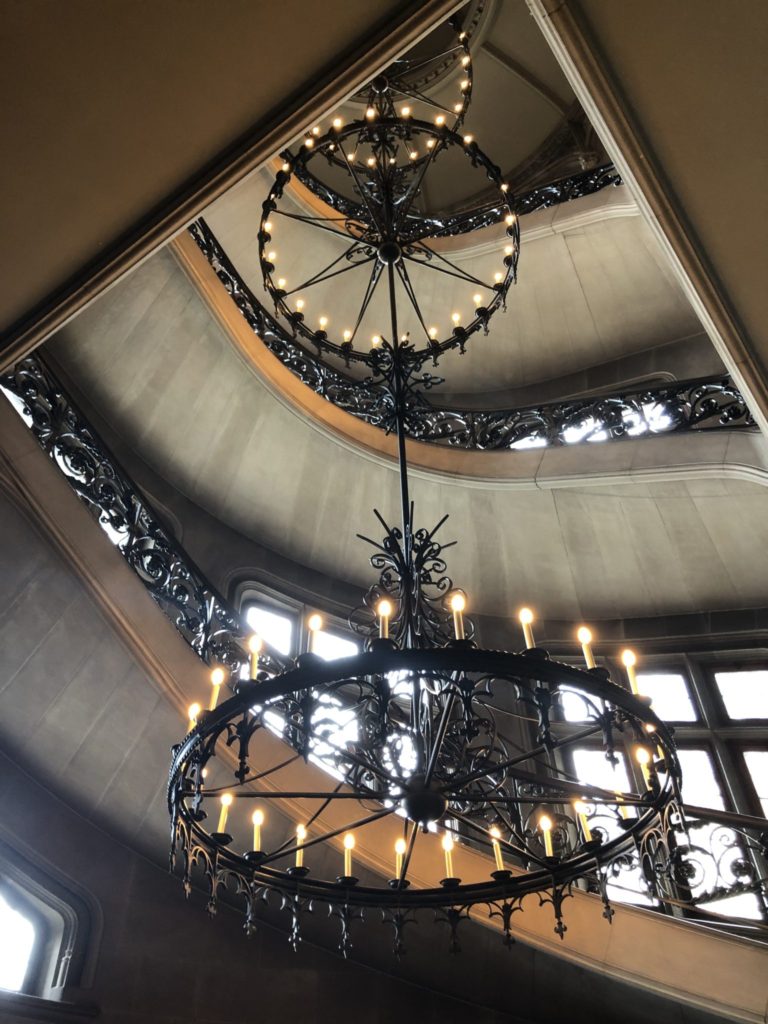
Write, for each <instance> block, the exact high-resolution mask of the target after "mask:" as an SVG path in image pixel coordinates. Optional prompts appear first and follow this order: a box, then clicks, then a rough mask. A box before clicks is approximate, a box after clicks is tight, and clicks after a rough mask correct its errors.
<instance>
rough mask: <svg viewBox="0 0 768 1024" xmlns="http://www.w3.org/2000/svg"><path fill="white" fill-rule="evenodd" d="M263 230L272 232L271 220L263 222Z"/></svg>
mask: <svg viewBox="0 0 768 1024" xmlns="http://www.w3.org/2000/svg"><path fill="white" fill-rule="evenodd" d="M264 230H265V231H271V230H272V221H271V220H265V221H264Z"/></svg>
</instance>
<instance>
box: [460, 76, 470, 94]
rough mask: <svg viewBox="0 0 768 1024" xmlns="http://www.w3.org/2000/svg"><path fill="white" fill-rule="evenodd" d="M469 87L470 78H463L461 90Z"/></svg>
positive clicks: (463, 90)
mask: <svg viewBox="0 0 768 1024" xmlns="http://www.w3.org/2000/svg"><path fill="white" fill-rule="evenodd" d="M468 88H469V79H468V78H462V80H461V91H462V92H466V91H467V89H468Z"/></svg>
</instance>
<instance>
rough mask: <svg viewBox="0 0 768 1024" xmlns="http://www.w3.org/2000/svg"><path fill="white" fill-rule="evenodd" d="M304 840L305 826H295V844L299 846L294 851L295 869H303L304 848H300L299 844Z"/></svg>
mask: <svg viewBox="0 0 768 1024" xmlns="http://www.w3.org/2000/svg"><path fill="white" fill-rule="evenodd" d="M306 838H307V830H306V828H305V826H304V825H297V826H296V842H297V843H298V844H299V846H298V849H297V850H296V867H297V868H303V867H304V848H303V847H302V845H301V844H302V843H303V842H304V840H305V839H306Z"/></svg>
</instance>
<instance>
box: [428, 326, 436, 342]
mask: <svg viewBox="0 0 768 1024" xmlns="http://www.w3.org/2000/svg"><path fill="white" fill-rule="evenodd" d="M429 340H430V341H436V340H437V328H436V327H430V328H429Z"/></svg>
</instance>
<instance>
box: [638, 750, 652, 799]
mask: <svg viewBox="0 0 768 1024" xmlns="http://www.w3.org/2000/svg"><path fill="white" fill-rule="evenodd" d="M635 757H636V758H637V763H638V764H639V765H640V771H641V772H642V774H643V781H644V782H645V785H646V786H647V788H648V789H652V788H653V786H652V785H651V752H650V751H649V750H647V749H646V748H645V747H638V748H637V750H636V752H635Z"/></svg>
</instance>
